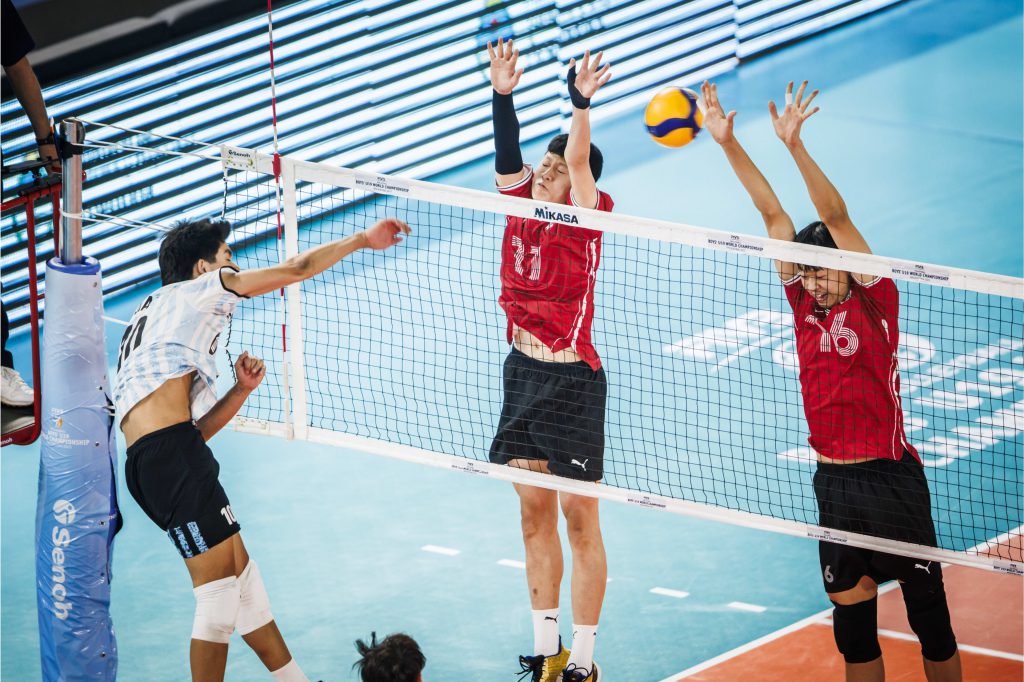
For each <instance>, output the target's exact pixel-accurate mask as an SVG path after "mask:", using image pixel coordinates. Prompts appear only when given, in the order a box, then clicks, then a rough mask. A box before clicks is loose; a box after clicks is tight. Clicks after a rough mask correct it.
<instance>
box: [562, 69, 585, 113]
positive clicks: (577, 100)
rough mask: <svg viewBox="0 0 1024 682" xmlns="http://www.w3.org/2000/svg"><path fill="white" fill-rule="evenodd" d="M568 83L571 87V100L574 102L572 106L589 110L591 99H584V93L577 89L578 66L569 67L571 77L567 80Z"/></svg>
mask: <svg viewBox="0 0 1024 682" xmlns="http://www.w3.org/2000/svg"><path fill="white" fill-rule="evenodd" d="M566 82H567V83H568V85H569V99H571V100H572V105H573V106H574V107H576V108H577V109H589V108H590V98H589V97H584V96H583V95H582V93H580V91H579V90H578V89H577V88H576V66H575V65H574V66H570V67H569V76H568V77H567V78H566Z"/></svg>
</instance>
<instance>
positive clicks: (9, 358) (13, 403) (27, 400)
mask: <svg viewBox="0 0 1024 682" xmlns="http://www.w3.org/2000/svg"><path fill="white" fill-rule="evenodd" d="M0 315H2V322H3V329H2V349H0V360H2V367H0V380H2V384H0V397H2V402H3V404H4V405H7V406H8V407H29V406H30V405H32V403H34V402H35V393H33V391H32V389H31V388H30V387H29V385H28V384H26V383H25V380H24V379H22V377H21V375H20V374H19V373H18V371H17V370H16V369H14V356H13V355H12V354H11V351H9V350H7V341H8V339H9V338H10V320H8V319H7V307H6V306H4V305H3V301H2V300H0Z"/></svg>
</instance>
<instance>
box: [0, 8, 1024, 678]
mask: <svg viewBox="0 0 1024 682" xmlns="http://www.w3.org/2000/svg"><path fill="white" fill-rule="evenodd" d="M967 5H969V7H967ZM1021 54H1022V29H1021V8H1020V6H1019V4H1017V3H1007V2H1000V1H998V0H991V1H987V2H980V1H979V2H972V3H962V2H958V1H956V0H921V1H917V2H909V3H905V4H902V5H899V6H898V7H896V8H894V9H892V10H889V11H886V12H884V13H882V14H880V15H877V16H874V17H870V18H868V19H865V20H863V21H860V22H857V23H855V24H853V25H851V26H848V27H845V28H842V29H840V30H837V31H835V32H833V33H830V34H827V35H825V36H821V37H818V38H815V39H812V40H810V41H807V42H806V43H802V44H798V45H795V46H792V47H789V48H785V49H783V50H780V51H778V52H775V53H773V54H771V55H769V56H767V57H764V58H761V59H759V60H757V61H754V62H752V63H750V64H746V65H743V66H742V67H740V68H739V69H738V70H737V71H735V72H733V73H731V74H728V75H726V76H724V77H722V78H721V79H719V86H720V87H719V92H720V96H721V98H722V100H723V103H724V104H725V106H726V107H728V108H735V109H737V110H738V111H739V112H740V113H739V117H738V118H737V128H736V130H737V135H738V136H739V137H740V139H741V140H742V141H743V142H744V144H745V146H746V147H747V150H748V151H749V153H750V154H751V156H752V157H753V158H754V160H755V161H756V162H757V163H758V164H759V166H760V167H761V169H762V170H763V171H764V173H765V175H766V176H767V177H768V179H769V180H770V181H771V183H772V184H773V186H774V187H775V189H776V191H777V192H778V194H779V195H780V197H781V199H782V201H783V203H784V205H785V206H786V207H787V208H788V210H789V211H790V213H791V214H792V215H793V217H794V220H795V222H797V223H798V224H803V223H806V222H809V221H810V220H811V219H812V218H813V210H812V207H811V205H810V202H809V200H808V199H807V198H806V194H805V192H804V189H803V185H802V183H801V181H800V177H799V174H798V172H797V170H796V168H795V166H794V165H793V164H792V162H791V161H790V160H789V158H788V155H787V154H786V152H785V149H784V148H783V147H782V145H781V143H779V142H778V141H777V139H776V138H775V136H774V134H773V132H772V129H771V123H770V120H769V118H768V114H767V106H766V105H767V101H768V99H770V98H775V100H776V101H777V102H778V101H780V100H781V99H782V94H783V91H784V88H785V84H786V82H787V81H789V80H801V79H804V78H806V79H809V80H810V81H811V84H812V86H814V87H819V88H820V89H821V90H822V93H821V95H819V102H818V103H820V106H821V107H822V111H821V112H820V113H819V114H817V115H816V116H815V117H814V118H812V119H811V120H810V121H809V122H808V123H807V124H805V132H804V138H805V141H806V144H807V146H808V148H809V149H810V150H811V152H812V154H814V156H815V158H816V159H817V160H818V161H819V163H820V164H821V165H822V167H823V168H824V169H825V171H826V172H827V173H828V174H829V176H830V177H831V179H832V180H833V182H834V183H835V184H836V186H837V187H838V188H839V190H840V191H841V192H842V193H843V196H844V198H845V199H846V202H847V204H848V205H849V207H850V210H851V215H852V216H853V218H854V220H855V222H856V223H857V225H858V227H859V228H860V229H861V230H862V232H864V234H865V235H866V237H867V239H868V241H869V243H870V244H871V246H872V248H873V249H874V251H875V252H876V253H879V254H882V255H886V256H897V257H901V258H906V259H907V260H912V261H925V262H931V263H938V264H944V265H949V266H956V267H963V268H970V269H976V270H984V271H989V272H995V273H1001V274H1006V275H1012V276H1017V277H1020V276H1022V275H1024V255H1022V254H1024V217H1022V216H1024V205H1022V194H1021V186H1022V182H1024V165H1022V150H1024V136H1022V131H1021V120H1022V116H1024V103H1022V95H1021V85H1020V84H1021V82H1022V75H1024V74H1022V63H1021ZM611 58H612V60H613V62H614V55H612V56H611ZM639 117H640V114H639V112H636V113H634V114H631V115H629V116H626V117H623V118H621V119H616V120H614V121H610V122H607V123H605V124H602V125H601V126H599V127H597V128H596V129H595V131H594V135H593V138H594V141H595V142H596V143H597V144H599V145H600V146H601V147H602V149H603V150H604V152H605V159H606V173H605V176H604V177H603V178H602V180H601V185H602V187H603V188H604V189H605V190H607V191H609V192H610V193H612V194H613V196H614V197H615V200H616V211H617V212H620V213H624V214H630V215H638V216H646V217H652V218H660V219H666V220H673V221H680V222H687V223H693V224H699V225H707V226H711V227H717V228H720V229H727V230H729V231H732V232H741V233H750V234H761V233H762V230H763V228H762V225H761V221H760V219H759V217H758V216H757V215H756V213H755V212H754V210H753V208H752V207H751V206H750V205H749V202H748V201H747V199H746V197H745V196H744V195H743V194H742V188H741V187H740V185H739V183H738V181H737V180H736V179H735V178H734V177H733V176H732V174H731V171H730V170H729V168H728V164H727V162H726V161H725V158H724V156H723V155H722V154H721V152H720V150H719V149H718V148H717V146H716V145H715V144H714V143H713V142H712V141H711V140H710V139H707V136H706V135H705V136H703V137H702V138H699V139H698V140H697V141H696V142H695V143H694V144H693V145H691V146H690V147H687V148H686V149H683V150H676V151H672V150H664V149H661V148H659V147H656V146H655V145H654V144H653V143H649V142H648V141H646V140H644V139H643V133H642V128H641V126H640V122H639ZM541 153H542V149H541V147H540V145H531V146H529V147H528V148H526V149H525V150H524V156H525V157H526V158H527V160H531V159H534V160H535V159H538V158H539V157H540V155H541ZM437 180H438V181H440V182H445V183H448V184H456V185H462V186H467V187H474V188H478V189H488V188H489V187H491V186H492V185H491V183H492V177H491V169H490V165H489V164H488V163H481V164H475V165H473V166H470V167H466V168H463V169H459V170H456V171H453V172H451V173H449V174H447V175H445V176H443V177H441V178H437ZM143 295H144V291H142V290H136V291H133V292H130V293H127V294H125V295H122V296H119V297H117V298H115V299H113V300H110V301H108V302H107V314H108V315H111V316H113V317H115V318H119V319H127V318H128V317H129V316H130V314H131V312H132V310H134V308H135V307H136V305H138V302H139V301H140V300H141V299H142V297H143ZM120 333H121V331H120V328H118V327H115V326H111V327H109V328H108V330H107V336H108V338H107V345H108V350H110V351H111V352H110V356H111V357H113V348H114V347H116V344H117V341H118V339H119V337H120ZM13 351H14V352H15V355H16V358H18V359H19V362H20V363H22V364H21V366H22V367H25V366H27V365H26V364H24V363H26V362H27V360H22V358H27V344H26V339H25V337H24V336H21V337H19V338H18V339H17V340H16V342H15V343H14V344H13ZM495 371H497V366H496V367H495ZM1019 393H1020V391H1019V390H1017V392H1016V393H1014V399H1015V400H1018V401H1019V400H1020V397H1019V395H1018V394H1019ZM120 445H121V458H122V462H123V457H124V455H123V442H122V443H121V444H120ZM212 445H213V447H214V451H215V452H216V453H217V457H218V459H219V461H220V463H221V480H222V481H223V482H224V485H225V487H226V489H227V491H228V493H229V495H230V496H231V500H232V507H233V508H234V509H235V511H236V514H237V515H238V517H239V520H240V522H241V524H242V526H243V537H244V539H245V542H246V545H247V547H248V548H249V551H250V553H251V554H252V556H253V557H254V558H256V559H257V560H258V561H259V563H260V566H261V570H262V573H263V576H264V579H265V582H266V584H267V588H268V591H269V593H270V596H271V601H272V604H273V610H274V614H275V617H276V619H277V621H278V623H279V626H280V627H281V630H282V632H283V633H284V635H285V637H286V639H287V641H288V643H289V646H290V648H291V649H292V652H293V654H294V655H295V657H296V659H297V660H298V661H299V663H300V664H301V665H302V666H303V668H304V669H305V671H306V672H307V674H308V675H309V676H310V679H323V680H330V681H334V680H352V679H355V675H354V674H353V673H352V672H351V665H352V663H353V662H354V661H355V651H354V649H353V646H352V642H353V640H355V639H356V638H358V637H367V636H368V635H369V633H370V631H371V630H376V631H377V632H378V633H380V634H383V633H388V632H395V631H405V632H408V633H409V634H412V635H413V636H415V637H416V638H417V639H418V640H419V642H420V643H421V646H422V647H423V650H424V652H425V653H426V656H427V668H426V671H425V675H424V677H425V679H427V680H465V679H473V680H511V679H513V673H514V672H516V671H517V669H518V664H517V663H516V658H517V656H518V655H519V654H520V653H527V652H528V649H529V647H530V646H531V641H532V635H531V628H530V617H529V600H528V595H527V590H526V582H525V574H524V571H523V570H522V568H521V567H520V562H522V560H523V550H522V543H521V537H520V534H519V514H518V501H517V498H516V496H515V493H514V492H513V490H512V489H511V486H509V485H507V484H503V483H500V482H495V481H489V480H487V479H486V478H483V477H474V476H463V475H457V474H454V473H450V472H447V471H444V470H439V469H434V468H430V467H422V466H417V465H414V464H409V463H404V462H399V461H394V460H391V459H386V458H380V457H374V456H370V455H366V454H362V453H358V452H350V451H346V450H341V449H336V448H331V447H327V446H319V445H312V444H308V443H296V442H285V441H278V440H268V439H266V438H263V437H258V436H252V435H246V434H238V433H233V432H227V431H225V432H224V433H222V434H221V435H218V437H217V438H216V440H215V441H213V443H212ZM794 445H796V444H794ZM1009 447H1010V451H1012V452H1016V454H1017V461H1016V463H1015V465H1013V466H1014V467H1015V471H1016V472H1017V478H1016V480H1017V482H1019V481H1020V480H1021V476H1020V475H1019V472H1020V469H1021V465H1022V453H1024V439H1022V438H1021V436H1019V435H1018V436H1017V437H1016V438H1015V439H1014V440H1013V442H1012V443H1010V446H1009ZM0 465H2V470H0V474H2V475H0V486H2V487H0V504H2V506H0V512H2V516H0V524H2V525H0V529H2V538H3V540H2V554H0V571H2V594H0V597H2V603H3V610H2V616H0V635H2V644H0V677H2V679H4V680H27V679H37V678H38V676H39V660H38V659H39V653H38V641H37V640H38V635H37V630H36V612H35V590H34V558H33V552H34V550H33V533H34V515H35V491H36V478H37V473H38V446H33V447H28V448H20V449H16V448H5V449H4V451H3V456H2V459H0ZM807 475H808V476H810V468H808V469H807ZM119 495H120V502H121V508H122V513H123V514H124V517H125V526H124V529H123V530H122V531H121V533H120V534H119V535H118V537H117V540H116V543H115V552H114V575H113V595H114V596H113V607H112V614H113V618H114V623H115V627H116V628H117V635H118V645H119V652H118V655H119V660H120V677H121V679H123V680H183V679H187V677H188V675H187V656H188V654H187V651H188V635H189V632H190V627H191V619H192V613H193V604H194V602H193V598H192V594H191V589H190V583H189V581H188V576H187V573H186V571H185V568H184V566H183V565H182V563H181V561H180V560H179V559H178V558H177V557H176V553H175V552H173V551H172V549H171V547H170V543H169V542H168V540H167V538H166V537H165V536H164V535H163V534H162V533H161V532H159V531H158V530H157V529H156V528H155V527H154V526H152V525H151V523H150V522H149V521H148V519H146V517H145V516H144V515H143V514H142V513H141V511H140V510H139V509H138V507H137V506H136V504H135V503H134V501H133V500H132V499H131V497H130V495H129V494H128V493H127V490H126V489H125V488H124V483H123V481H120V482H119ZM1019 523H1020V521H1019V519H1018V520H1017V524H1019ZM1017 524H1014V525H1017ZM602 526H603V530H604V537H605V544H606V547H607V551H608V558H609V577H610V579H611V581H610V583H609V585H608V591H607V597H606V601H605V605H604V611H603V614H602V622H601V628H600V634H599V637H598V643H597V650H596V654H597V659H598V661H599V662H600V663H601V665H602V668H603V669H604V671H605V674H606V678H607V679H608V680H610V681H611V682H617V681H623V682H624V681H633V680H635V681H637V682H648V681H655V680H661V679H663V678H665V677H668V676H669V675H672V674H673V673H676V672H679V671H681V670H684V669H686V668H689V667H691V666H693V665H695V664H697V663H699V662H701V661H704V660H707V659H709V658H711V657H713V656H716V655H718V654H721V653H722V652H725V651H728V650H730V649H733V648H734V647H737V646H739V645H741V644H744V643H746V642H749V641H751V640H754V639H756V638H758V637H760V636H763V635H765V634H767V633H769V632H772V631H774V630H777V629H779V628H782V627H785V626H787V625H790V624H792V623H794V622H796V621H798V620H800V619H802V618H805V617H807V616H809V615H811V614H814V613H817V612H819V611H821V610H822V609H823V608H825V607H827V606H828V602H827V600H826V599H825V596H824V594H823V593H822V592H821V588H820V578H819V572H818V564H817V548H816V547H815V545H814V543H813V542H811V541H808V540H804V539H801V538H792V537H787V536H779V535H774V534H769V533H764V532H760V531H754V530H749V529H745V528H737V527H733V526H728V525H724V524H718V523H713V522H707V521H698V520H695V519H691V518H685V517H679V516H675V515H672V514H666V513H659V512H656V511H650V510H646V509H640V508H635V507H627V506H624V505H618V504H612V503H604V504H603V507H602ZM1001 530H1008V528H1003V529H1001ZM425 545H434V546H438V547H444V548H451V549H454V550H458V553H457V554H454V555H448V554H439V553H435V552H428V551H424V550H423V549H422V548H423V547H424V546H425ZM567 576H568V573H567ZM654 588H662V589H661V590H659V591H656V592H652V589H654ZM683 593H686V595H687V596H680V595H682V594H683ZM563 595H564V597H563V607H562V621H563V623H565V624H566V625H565V627H564V632H563V634H564V635H565V636H568V635H569V634H570V633H569V631H568V628H569V626H568V623H569V622H571V617H570V610H569V605H568V580H566V582H565V584H564V588H563ZM735 602H741V603H744V604H748V605H755V606H758V607H764V608H763V610H760V611H758V610H742V609H737V608H736V607H735V605H734V603H735ZM228 679H233V680H249V679H269V675H267V674H266V673H264V672H262V670H261V666H260V665H259V662H258V660H257V659H256V657H255V656H254V655H253V654H252V653H251V652H249V651H248V650H247V649H246V648H245V646H244V644H242V643H241V641H240V640H239V639H237V638H236V640H234V643H233V645H232V650H231V653H230V658H229V665H228ZM751 679H753V678H751Z"/></svg>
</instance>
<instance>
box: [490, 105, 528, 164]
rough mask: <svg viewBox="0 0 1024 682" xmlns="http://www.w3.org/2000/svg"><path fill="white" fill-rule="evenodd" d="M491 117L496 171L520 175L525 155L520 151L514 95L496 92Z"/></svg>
mask: <svg viewBox="0 0 1024 682" xmlns="http://www.w3.org/2000/svg"><path fill="white" fill-rule="evenodd" d="M491 116H492V122H493V124H494V170H495V171H497V172H498V173H499V174H501V175H511V174H512V173H518V172H519V171H521V170H522V169H523V154H522V151H520V149H519V119H518V118H517V117H516V105H515V104H514V103H513V102H512V93H509V94H507V95H502V94H501V93H500V92H498V91H497V90H495V91H494V94H493V96H492V97H491Z"/></svg>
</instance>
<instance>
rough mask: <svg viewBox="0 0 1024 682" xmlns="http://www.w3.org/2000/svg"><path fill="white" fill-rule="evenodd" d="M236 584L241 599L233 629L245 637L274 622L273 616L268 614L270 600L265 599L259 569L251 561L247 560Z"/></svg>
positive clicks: (265, 591) (265, 592)
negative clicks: (238, 587)
mask: <svg viewBox="0 0 1024 682" xmlns="http://www.w3.org/2000/svg"><path fill="white" fill-rule="evenodd" d="M238 584H239V586H240V588H241V591H242V597H241V601H240V603H239V607H238V620H237V621H236V623H235V627H237V628H238V634H240V635H247V634H249V633H250V632H252V631H253V630H256V629H258V628H261V627H263V626H264V625H266V624H267V623H269V622H270V621H272V620H274V616H272V615H271V613H270V599H269V598H268V597H267V590H266V588H265V587H263V576H261V575H260V568H259V566H257V565H256V562H255V561H253V560H252V559H249V563H248V565H246V567H245V570H244V571H242V575H240V576H238Z"/></svg>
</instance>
